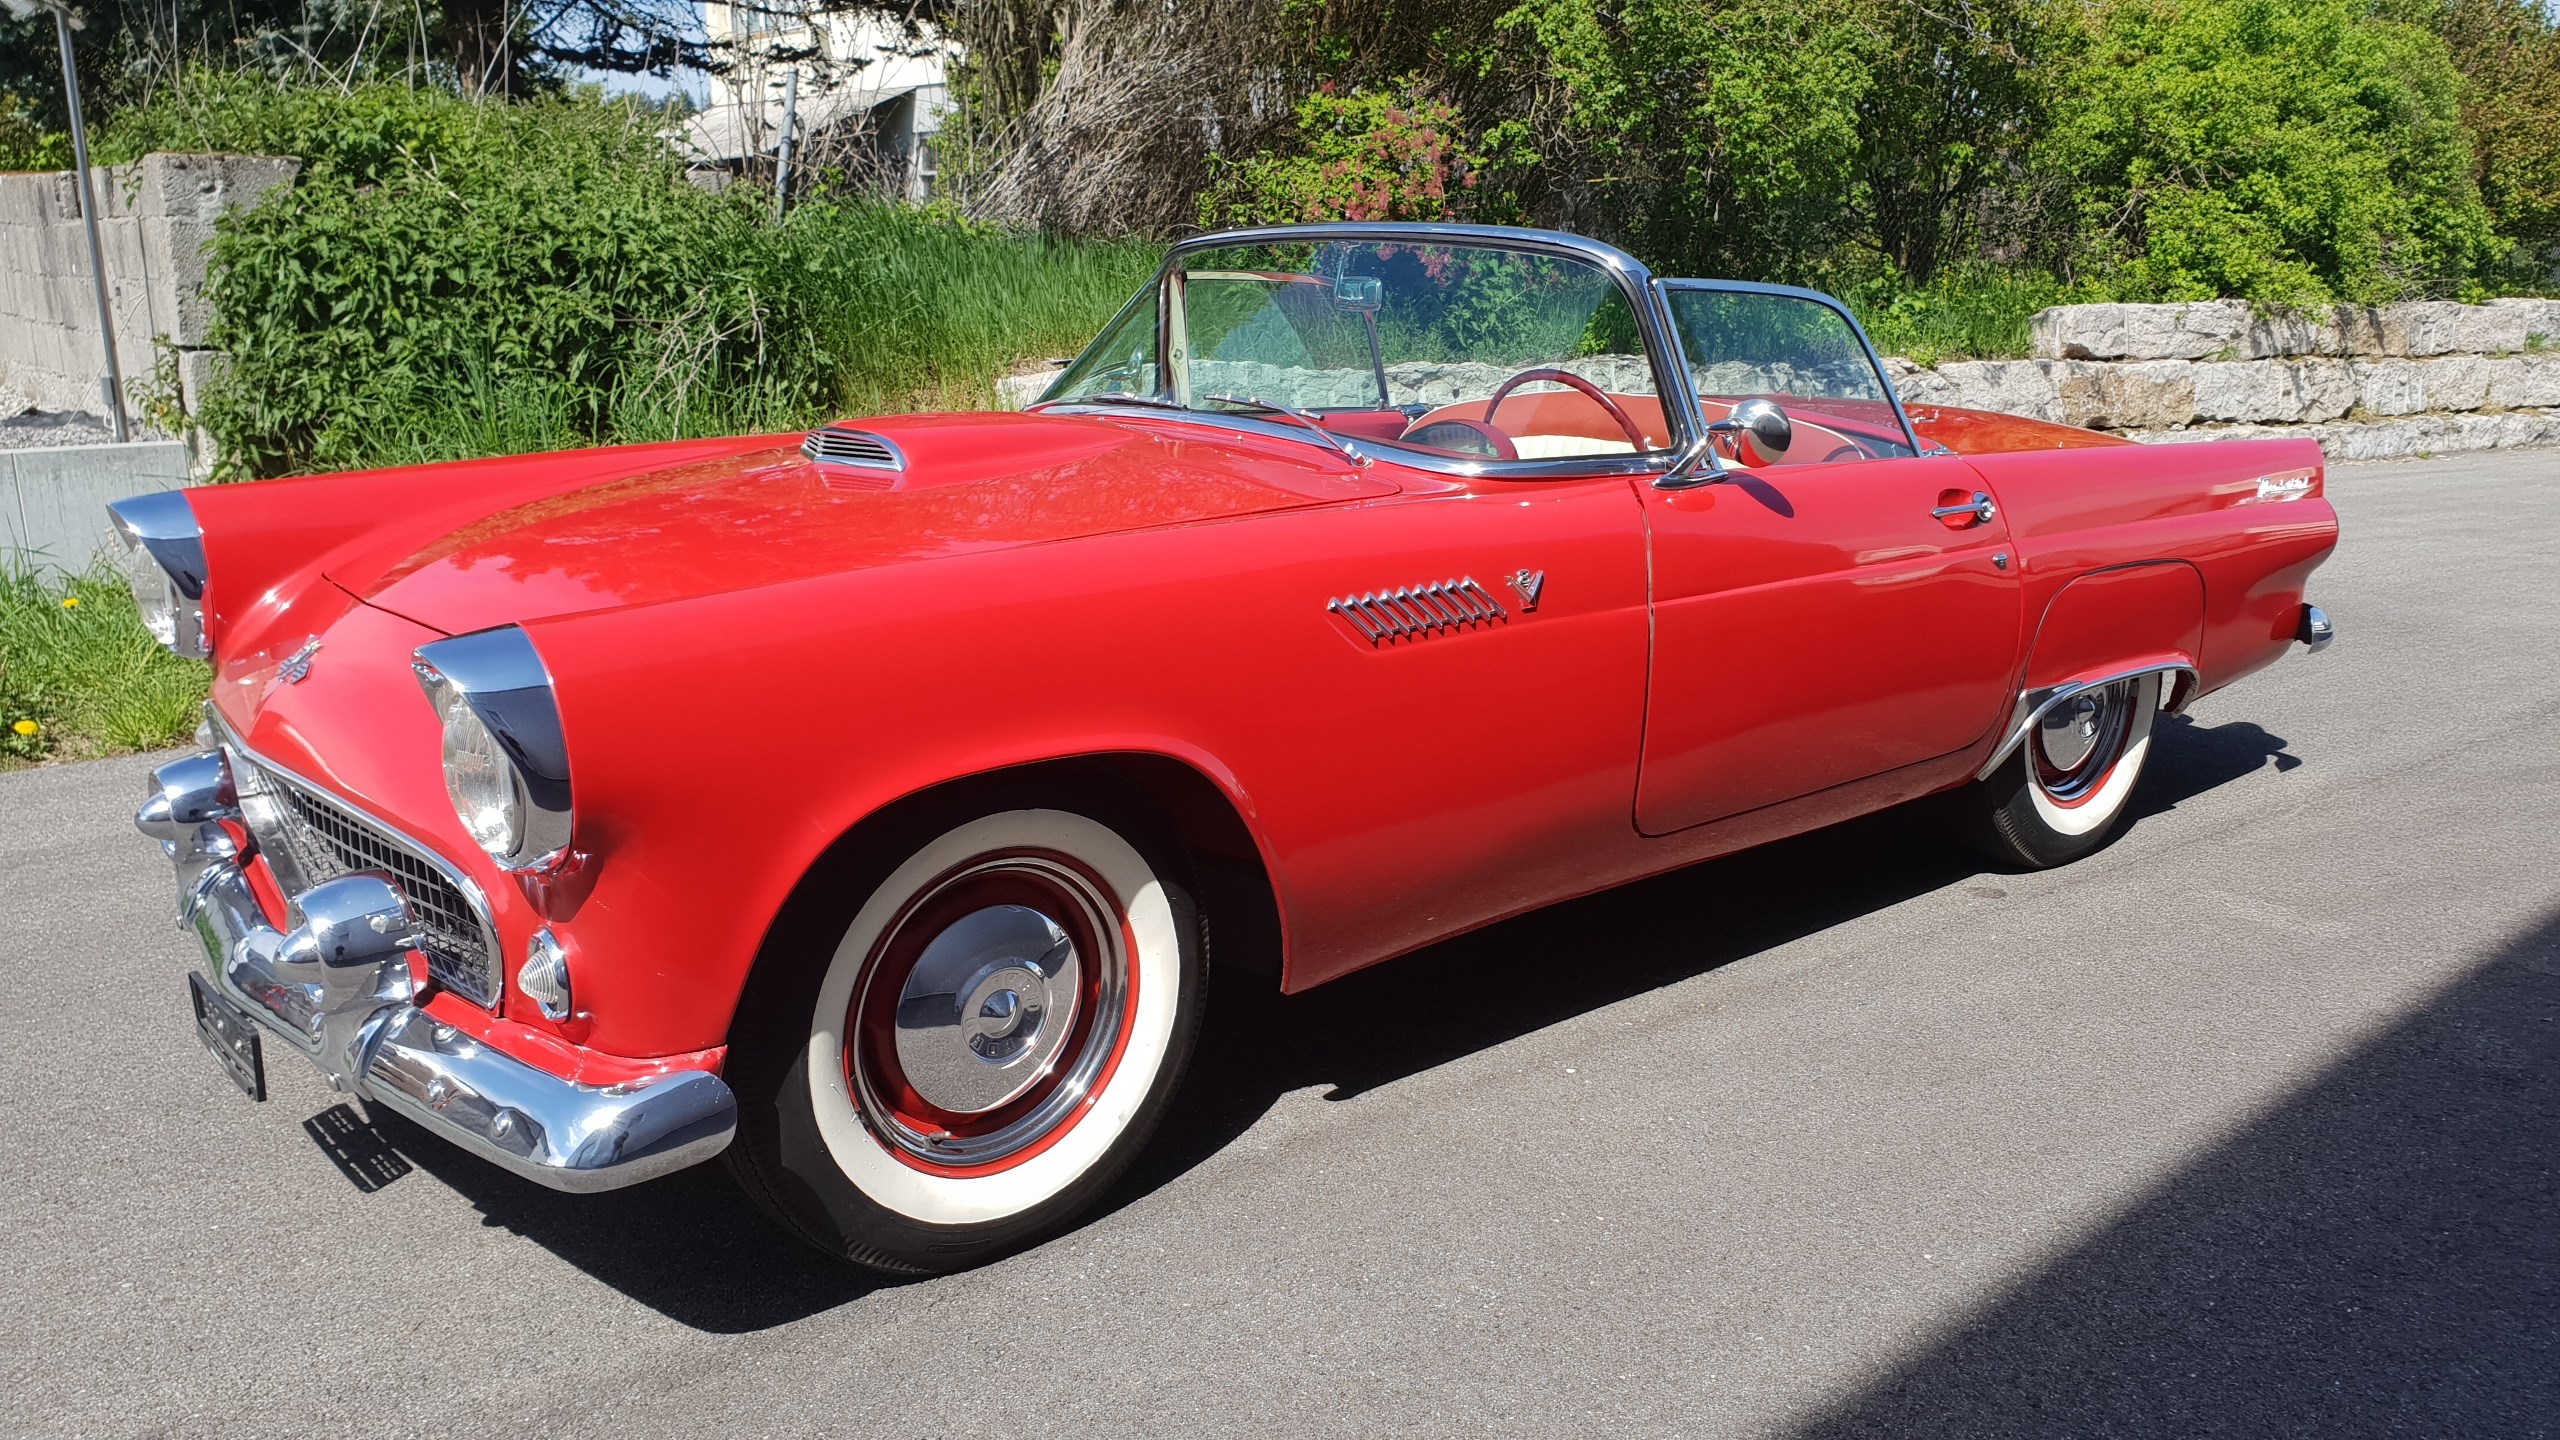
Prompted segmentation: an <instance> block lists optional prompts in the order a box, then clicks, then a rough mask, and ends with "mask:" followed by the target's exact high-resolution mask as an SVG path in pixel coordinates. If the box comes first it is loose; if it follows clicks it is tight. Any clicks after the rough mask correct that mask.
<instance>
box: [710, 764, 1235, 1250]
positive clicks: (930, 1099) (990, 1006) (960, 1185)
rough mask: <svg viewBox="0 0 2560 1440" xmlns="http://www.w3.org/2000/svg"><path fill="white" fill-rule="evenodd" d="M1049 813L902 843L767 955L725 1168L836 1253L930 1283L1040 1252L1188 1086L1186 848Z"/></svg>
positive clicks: (1054, 803)
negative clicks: (1018, 1252) (1180, 859)
mask: <svg viewBox="0 0 2560 1440" xmlns="http://www.w3.org/2000/svg"><path fill="white" fill-rule="evenodd" d="M1045 798H1046V803H1038V804H1024V805H1019V806H1007V807H1004V808H997V807H995V806H993V805H978V806H969V805H961V806H958V807H950V806H944V807H937V810H938V813H932V814H930V815H928V816H924V817H919V818H920V819H922V820H924V822H925V823H922V824H917V825H905V826H899V827H896V829H897V831H898V834H899V836H900V838H898V839H896V840H892V841H889V842H887V843H875V844H873V845H871V846H869V847H867V850H868V853H867V854H860V855H856V856H852V857H849V858H848V868H849V870H850V871H851V873H848V874H846V875H844V876H843V877H842V878H843V880H844V881H847V882H851V883H849V884H845V885H843V887H842V888H835V889H833V893H834V894H835V895H836V896H837V897H839V898H838V900H837V903H836V904H834V905H833V906H828V905H826V904H824V903H816V902H813V903H809V904H803V905H800V906H799V907H798V909H799V911H800V913H799V914H797V915H796V916H793V917H789V918H791V919H792V920H794V921H796V923H795V924H792V925H788V926H784V925H778V926H777V936H776V938H777V940H778V941H780V942H781V944H780V946H779V948H778V947H777V945H776V944H774V943H768V945H767V947H766V952H767V953H766V955H765V957H764V959H763V960H762V961H760V962H759V973H758V977H757V983H755V984H753V985H751V986H750V993H749V996H748V997H747V999H746V1000H745V1001H744V1002H742V1005H741V1011H740V1019H739V1025H738V1026H737V1027H736V1029H735V1030H734V1031H733V1040H732V1065H731V1069H732V1073H733V1077H734V1078H735V1079H736V1080H737V1081H738V1082H739V1089H740V1099H741V1103H742V1109H744V1110H745V1111H748V1112H751V1114H750V1116H749V1117H742V1123H741V1133H740V1143H739V1144H738V1145H736V1146H735V1147H733V1149H732V1154H734V1155H736V1156H738V1163H739V1167H740V1168H741V1170H742V1173H743V1178H745V1179H746V1180H747V1182H748V1189H749V1190H750V1192H751V1193H754V1194H756V1195H757V1198H758V1199H760V1200H762V1201H763V1202H764V1203H765V1204H766V1206H767V1208H768V1209H770V1210H772V1211H774V1213H776V1214H777V1216H779V1217H780V1218H781V1219H783V1220H784V1221H785V1223H786V1224H789V1225H790V1226H791V1227H792V1228H793V1229H794V1230H796V1231H798V1232H799V1233H800V1234H801V1235H802V1236H803V1237H804V1238H806V1239H809V1240H811V1241H812V1242H813V1243H816V1244H818V1245H820V1246H822V1247H823V1248H825V1249H827V1250H829V1251H831V1252H834V1253H837V1254H840V1255H844V1256H846V1257H847V1258H849V1259H853V1260H856V1261H858V1262H861V1263H864V1264H869V1265H872V1266H875V1267H878V1268H882V1269H890V1270H902V1271H910V1272H912V1271H931V1270H945V1269H954V1268H959V1267H961V1266H965V1265H969V1264H976V1263H980V1262H982V1261H984V1260H986V1259H991V1258H993V1257H994V1256H996V1255H998V1254H1001V1253H1004V1252H1005V1251H1008V1250H1010V1249H1013V1248H1017V1247H1018V1246H1020V1245H1023V1244H1027V1243H1031V1242H1033V1241H1036V1240H1038V1239H1041V1238H1045V1236H1047V1235H1048V1234H1050V1233H1053V1232H1054V1231H1055V1230H1057V1229H1059V1228H1061V1227H1062V1226H1064V1225H1065V1224H1067V1223H1069V1222H1071V1221H1072V1220H1073V1219H1074V1218H1075V1216H1076V1215H1077V1214H1079V1213H1080V1212H1082V1211H1083V1210H1084V1209H1085V1208H1086V1207H1087V1206H1089V1205H1090V1204H1091V1203H1092V1202H1093V1200H1094V1199H1096V1198H1097V1197H1098V1195H1099V1193H1100V1191H1101V1190H1102V1189H1103V1188H1105V1187H1106V1186H1107V1185H1108V1184H1109V1183H1110V1181H1111V1180H1112V1179H1113V1178H1114V1177H1116V1176H1117V1175H1118V1174H1119V1172H1120V1171H1121V1170H1122V1169H1123V1168H1125V1166H1126V1165H1127V1164H1128V1162H1129V1160H1130V1159H1131V1158H1133V1157H1134V1155H1135V1154H1136V1152H1137V1151H1138V1149H1139V1148H1140V1147H1142V1146H1143V1145H1144V1143H1145V1141H1146V1138H1147V1136H1148V1133H1149V1132H1150V1131H1152V1130H1153V1128H1154V1126H1155V1124H1156V1122H1157V1120H1158V1119H1159V1118H1160V1116H1161V1114H1162V1112H1163V1110H1164V1108H1165V1105H1166V1103H1167V1102H1168V1100H1169V1098H1170V1096H1171V1093H1172V1091H1173V1089H1174V1087H1175V1085H1176V1083H1177V1082H1178V1080H1179V1077H1180V1074H1181V1071H1182V1069H1183V1066H1184V1064H1185V1062H1186V1061H1187V1059H1188V1058H1189V1053H1190V1049H1191V1044H1192V1041H1193V1038H1194V1037H1195V1036H1196V1034H1197V1032H1198V1028H1199V1020H1200V1010H1201V1001H1202V991H1203V989H1204V984H1203V981H1204V978H1205V977H1204V973H1203V972H1204V955H1203V945H1202V937H1201V923H1200V919H1199V915H1198V912H1197V911H1196V910H1195V908H1194V907H1193V903H1192V901H1191V898H1190V892H1189V890H1188V889H1187V887H1186V886H1184V885H1183V883H1182V882H1181V879H1180V878H1179V876H1180V871H1179V866H1178V864H1177V863H1176V852H1175V851H1173V850H1172V848H1171V847H1169V846H1166V845H1164V844H1162V843H1160V842H1158V841H1156V840H1155V839H1154V838H1153V837H1152V836H1151V835H1149V834H1148V827H1146V826H1145V825H1143V824H1139V823H1132V822H1131V821H1130V820H1129V819H1128V818H1126V817H1121V816H1111V818H1108V819H1106V818H1104V817H1105V816H1108V815H1111V812H1110V810H1109V807H1104V806H1097V805H1094V804H1091V803H1090V802H1088V801H1084V800H1082V799H1081V798H1080V797H1074V796H1066V797H1045ZM830 888H832V887H830ZM806 889H807V887H804V890H806ZM848 906H849V909H850V913H847V907H848ZM786 931H788V932H789V933H785V932H786ZM768 966H770V967H771V969H770V971H768V969H767V967H768Z"/></svg>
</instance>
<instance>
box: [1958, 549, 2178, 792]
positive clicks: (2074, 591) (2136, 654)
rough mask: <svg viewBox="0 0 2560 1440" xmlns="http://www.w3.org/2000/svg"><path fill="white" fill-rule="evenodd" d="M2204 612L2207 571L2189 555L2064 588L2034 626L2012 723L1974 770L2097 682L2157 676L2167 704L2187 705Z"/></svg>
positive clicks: (1983, 771) (2005, 753)
mask: <svg viewBox="0 0 2560 1440" xmlns="http://www.w3.org/2000/svg"><path fill="white" fill-rule="evenodd" d="M2204 618H2205V589H2204V577H2203V576H2202V575H2201V574H2199V573H2198V572H2197V570H2196V568H2195V567H2194V566H2192V565H2189V564H2186V563H2185V562H2183V561H2176V560H2162V561H2152V562H2148V563H2144V564H2137V565H2123V566H2118V567H2116V568H2114V569H2110V570H2100V571H2098V572H2096V573H2094V574H2090V575H2083V576H2081V577H2080V578H2079V579H2077V580H2074V581H2072V582H2071V583H2070V584H2068V585H2065V586H2063V587H2062V589H2061V590H2060V591H2058V592H2056V593H2055V595H2054V597H2053V600H2052V603H2050V604H2048V605H2047V606H2046V607H2045V612H2044V618H2043V620H2042V621H2041V622H2040V623H2039V624H2038V625H2037V627H2036V636H2035V641H2034V643H2033V644H2032V645H2031V646H2030V647H2029V648H2028V651H2027V663H2026V668H2025V670H2024V672H2023V673H2022V675H2021V677H2020V681H2019V686H2018V698H2017V702H2016V704H2015V705H2014V706H2013V707H2012V709H2011V711H2010V715H2009V723H2008V724H2007V725H2005V726H2004V727H2002V729H2001V731H2000V740H1999V743H1998V744H1997V745H1995V746H1994V747H1993V748H1992V751H1991V754H1990V755H1989V756H1988V757H1987V758H1986V759H1985V760H1984V761H1983V763H1982V766H1981V768H1980V769H1979V770H1977V771H1976V772H1975V774H1976V776H1977V777H1988V776H1989V775H1990V774H1991V773H1992V772H1993V771H1995V770H1997V769H1999V768H2000V765H2001V762H2003V761H2005V760H2007V759H2008V758H2009V752H2010V751H2012V750H2014V749H2016V748H2017V746H2018V742H2019V741H2020V740H2021V739H2023V738H2024V737H2025V736H2026V733H2027V731H2028V729H2029V727H2031V726H2033V725H2034V724H2035V722H2036V718H2037V717H2038V716H2040V715H2042V714H2043V713H2044V712H2045V711H2046V710H2048V709H2050V708H2052V707H2053V706H2055V705H2057V704H2060V703H2061V702H2062V701H2064V700H2067V699H2069V698H2070V697H2071V696H2073V695H2075V694H2077V693H2079V692H2080V691H2082V690H2086V689H2089V688H2090V687H2092V686H2096V685H2106V684H2112V683H2114V682H2115V681H2118V680H2126V679H2131V678H2134V677H2136V676H2141V675H2152V674H2158V675H2162V676H2164V677H2166V678H2165V684H2166V689H2164V691H2163V692H2162V699H2163V704H2164V708H2167V709H2169V710H2172V711H2175V710H2179V709H2183V708H2185V706H2186V704H2187V702H2188V701H2190V700H2192V699H2194V698H2195V695H2196V684H2197V667H2196V656H2197V651H2198V648H2199V647H2200V646H2201V645H2202V644H2203V639H2204Z"/></svg>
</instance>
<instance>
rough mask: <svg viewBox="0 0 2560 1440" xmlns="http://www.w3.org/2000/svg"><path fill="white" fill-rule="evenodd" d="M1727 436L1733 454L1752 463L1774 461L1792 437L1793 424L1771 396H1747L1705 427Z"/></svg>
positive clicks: (1784, 451) (1783, 453) (1769, 463)
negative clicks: (1752, 397) (1750, 397)
mask: <svg viewBox="0 0 2560 1440" xmlns="http://www.w3.org/2000/svg"><path fill="white" fill-rule="evenodd" d="M1707 429H1708V430H1710V431H1712V432H1714V433H1716V434H1719V435H1726V436H1730V437H1731V438H1732V440H1733V449H1734V454H1735V456H1736V457H1737V458H1739V459H1742V460H1746V461H1748V462H1750V463H1751V464H1753V465H1775V464H1777V463H1778V462H1779V461H1780V460H1783V459H1785V458H1786V454H1787V447H1788V446H1790V445H1793V444H1794V443H1795V440H1796V425H1795V422H1794V421H1793V420H1790V419H1788V418H1787V412H1786V411H1784V410H1782V409H1779V408H1778V403H1777V402H1776V401H1774V400H1760V399H1751V400H1744V401H1741V402H1739V403H1737V404H1736V405H1735V406H1734V407H1733V413H1732V414H1730V415H1727V416H1726V417H1725V418H1723V419H1722V420H1718V421H1717V422H1715V423H1714V424H1712V425H1710V426H1708V427H1707Z"/></svg>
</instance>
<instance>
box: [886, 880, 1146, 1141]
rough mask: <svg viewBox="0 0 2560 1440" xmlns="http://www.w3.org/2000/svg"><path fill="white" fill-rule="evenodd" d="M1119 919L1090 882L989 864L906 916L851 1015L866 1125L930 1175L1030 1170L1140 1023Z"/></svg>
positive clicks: (937, 888) (932, 893)
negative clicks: (1024, 1163)
mask: <svg viewBox="0 0 2560 1440" xmlns="http://www.w3.org/2000/svg"><path fill="white" fill-rule="evenodd" d="M1129 965H1130V960H1129V955H1128V946H1127V944H1126V940H1125V936H1124V933H1123V930H1122V927H1121V920H1120V907H1119V904H1118V903H1117V902H1116V901H1115V900H1113V899H1112V898H1111V897H1110V895H1109V894H1108V893H1107V892H1105V891H1104V890H1102V889H1101V888H1100V887H1099V885H1098V884H1097V883H1096V882H1095V881H1094V880H1093V879H1092V878H1091V877H1090V876H1088V875H1087V874H1085V872H1084V871H1083V870H1081V869H1080V868H1078V867H1076V866H1074V865H1072V864H1068V863H1065V862H1064V861H1063V860H1062V859H1060V858H1057V857H1051V856H1048V855H1045V854H1037V853H1028V852H1026V853H1016V854H1008V855H991V856H988V857H986V858H984V859H982V860H979V861H977V862H975V863H973V864H970V865H967V866H964V867H962V868H961V869H959V870H956V871H954V872H952V873H951V874H948V875H946V876H944V877H943V878H942V879H940V880H938V881H936V882H935V883H934V884H933V885H932V886H930V887H928V888H927V889H926V890H925V892H924V893H922V894H920V895H918V896H916V897H915V898H914V899H913V900H912V901H910V902H909V904H908V906H907V909H906V914H905V918H903V919H902V920H900V921H899V922H897V923H896V924H894V925H893V926H892V927H891V929H890V932H889V933H888V934H887V935H885V936H883V937H882V939H881V942H880V947H879V948H878V949H877V950H875V951H874V952H873V959H872V962H871V970H870V972H869V973H868V974H867V975H866V976H865V978H864V980H863V983H862V985H861V986H860V987H859V988H858V990H857V991H856V994H855V997H854V1002H853V1005H852V1009H851V1013H849V1014H848V1015H847V1016H846V1022H847V1024H846V1029H847V1032H848V1034H847V1040H848V1043H847V1045H846V1047H845V1052H846V1053H845V1078H846V1080H847V1081H849V1082H850V1084H851V1087H852V1089H853V1092H854V1099H855V1103H856V1104H857V1105H858V1106H859V1107H860V1109H861V1112H862V1118H863V1122H864V1124H866V1125H867V1126H869V1127H870V1129H871V1132H872V1133H873V1134H874V1135H876V1136H878V1137H879V1138H880V1139H881V1140H882V1141H883V1142H884V1143H886V1144H887V1145H889V1146H891V1147H892V1148H893V1149H895V1150H898V1151H900V1152H902V1153H904V1154H905V1155H907V1156H909V1157H911V1158H912V1159H913V1160H915V1161H917V1162H919V1163H921V1164H924V1165H926V1166H928V1167H931V1166H945V1165H948V1166H958V1167H973V1166H982V1165H996V1164H1003V1163H1006V1162H1009V1161H1011V1160H1013V1159H1015V1158H1017V1157H1020V1156H1023V1155H1025V1154H1027V1153H1029V1152H1030V1151H1032V1150H1034V1149H1035V1148H1036V1147H1038V1146H1039V1145H1041V1144H1042V1143H1043V1142H1044V1141H1046V1140H1047V1139H1048V1138H1049V1137H1050V1136H1052V1135H1054V1134H1055V1133H1057V1132H1058V1131H1059V1130H1060V1129H1061V1128H1063V1127H1064V1126H1066V1125H1069V1124H1072V1123H1073V1122H1074V1120H1075V1118H1076V1117H1077V1116H1078V1115H1080V1114H1082V1113H1083V1111H1084V1107H1085V1104H1086V1102H1087V1101H1088V1100H1090V1099H1091V1098H1092V1095H1093V1092H1094V1090H1095V1088H1096V1087H1097V1086H1098V1085H1099V1084H1100V1083H1101V1082H1102V1080H1103V1078H1104V1072H1105V1071H1106V1070H1107V1069H1108V1067H1109V1065H1110V1062H1111V1060H1112V1057H1113V1056H1114V1055H1115V1054H1116V1053H1117V1052H1118V1048H1119V1042H1120V1038H1121V1031H1122V1029H1123V1026H1124V1023H1125V1022H1126V1020H1127V1018H1128V1011H1129Z"/></svg>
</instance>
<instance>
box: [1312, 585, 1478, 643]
mask: <svg viewBox="0 0 2560 1440" xmlns="http://www.w3.org/2000/svg"><path fill="white" fill-rule="evenodd" d="M1324 608H1325V609H1327V610H1329V611H1331V612H1333V613H1334V614H1336V615H1339V616H1341V617H1342V618H1343V620H1344V621H1345V622H1346V623H1348V624H1349V625H1350V626H1351V628H1352V629H1354V630H1357V631H1359V632H1360V638H1361V639H1363V640H1366V641H1368V642H1369V643H1370V644H1372V645H1386V644H1389V643H1391V642H1394V641H1397V640H1420V639H1422V638H1423V637H1425V636H1428V635H1439V634H1443V633H1446V632H1450V631H1457V630H1469V629H1473V628H1475V627H1477V626H1480V625H1491V624H1494V623H1496V622H1503V621H1508V620H1510V618H1511V612H1510V611H1508V610H1505V609H1503V608H1502V602H1501V601H1499V600H1496V599H1494V598H1493V596H1492V595H1491V594H1490V593H1489V592H1487V591H1486V589H1485V588H1484V587H1483V586H1481V585H1479V584H1477V583H1476V582H1475V577H1474V576H1472V575H1470V576H1466V577H1464V578H1462V579H1457V580H1441V581H1437V582H1435V583H1433V584H1429V585H1414V586H1408V587H1403V588H1399V589H1395V590H1382V591H1379V592H1377V593H1376V594H1373V595H1345V596H1343V597H1342V598H1340V599H1338V600H1334V601H1331V602H1329V603H1327V604H1326V606H1325V607H1324Z"/></svg>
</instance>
